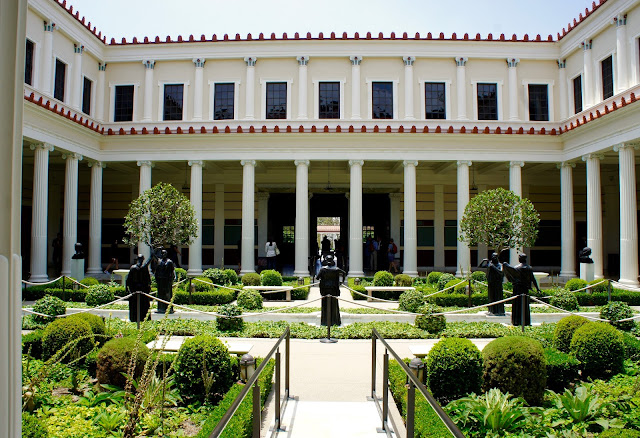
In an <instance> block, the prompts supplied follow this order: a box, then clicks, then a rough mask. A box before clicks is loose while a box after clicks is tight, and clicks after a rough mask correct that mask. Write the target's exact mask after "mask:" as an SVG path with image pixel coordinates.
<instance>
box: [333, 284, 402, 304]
mask: <svg viewBox="0 0 640 438" xmlns="http://www.w3.org/2000/svg"><path fill="white" fill-rule="evenodd" d="M341 286H342V287H344V288H346V289H348V290H350V291H351V292H353V293H355V294H358V295H360V296H363V297H366V298H367V299H369V298H371V299H372V300H376V301H383V302H385V303H398V301H397V300H385V299H384V298H377V297H374V296H369V295H365V294H363V293H362V292H358V291H357V290H353V289H351V288H350V287H349V286H345V285H344V284H343V285H341Z"/></svg>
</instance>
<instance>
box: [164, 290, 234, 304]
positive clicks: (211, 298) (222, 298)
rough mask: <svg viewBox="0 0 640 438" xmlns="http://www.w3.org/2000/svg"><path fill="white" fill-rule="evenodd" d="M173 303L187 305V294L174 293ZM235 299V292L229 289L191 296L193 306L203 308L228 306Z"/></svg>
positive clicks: (195, 293) (196, 293) (181, 292)
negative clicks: (220, 305)
mask: <svg viewBox="0 0 640 438" xmlns="http://www.w3.org/2000/svg"><path fill="white" fill-rule="evenodd" d="M173 295H174V298H173V302H174V304H180V305H188V304H189V297H190V296H189V292H185V291H179V290H177V291H175V292H174V294H173ZM235 299H236V292H235V291H233V290H230V289H216V290H209V291H208V292H194V293H193V294H191V300H192V302H193V304H200V305H203V306H216V305H218V304H229V303H230V302H232V301H233V300H235Z"/></svg>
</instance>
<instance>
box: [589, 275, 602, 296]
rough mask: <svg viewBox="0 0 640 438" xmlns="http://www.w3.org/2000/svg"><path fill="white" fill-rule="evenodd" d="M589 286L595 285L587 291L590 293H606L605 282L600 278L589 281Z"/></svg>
mask: <svg viewBox="0 0 640 438" xmlns="http://www.w3.org/2000/svg"><path fill="white" fill-rule="evenodd" d="M589 284H596V285H597V286H593V287H592V288H589V289H587V290H588V291H589V292H591V293H605V292H606V291H607V282H606V281H603V280H602V278H596V279H595V280H591V281H590V282H589Z"/></svg>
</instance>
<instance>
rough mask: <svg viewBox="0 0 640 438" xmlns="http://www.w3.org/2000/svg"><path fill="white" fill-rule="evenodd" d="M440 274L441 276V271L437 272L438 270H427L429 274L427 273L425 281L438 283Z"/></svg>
mask: <svg viewBox="0 0 640 438" xmlns="http://www.w3.org/2000/svg"><path fill="white" fill-rule="evenodd" d="M441 276H442V272H438V271H433V272H429V275H427V283H429V284H436V283H438V280H440V277H441Z"/></svg>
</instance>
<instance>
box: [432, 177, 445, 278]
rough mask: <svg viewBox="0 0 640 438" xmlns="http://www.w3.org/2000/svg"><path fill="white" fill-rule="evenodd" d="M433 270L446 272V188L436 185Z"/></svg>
mask: <svg viewBox="0 0 640 438" xmlns="http://www.w3.org/2000/svg"><path fill="white" fill-rule="evenodd" d="M433 208H434V216H433V269H434V270H436V271H443V270H444V186H443V185H442V184H436V185H435V186H434V190H433Z"/></svg>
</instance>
